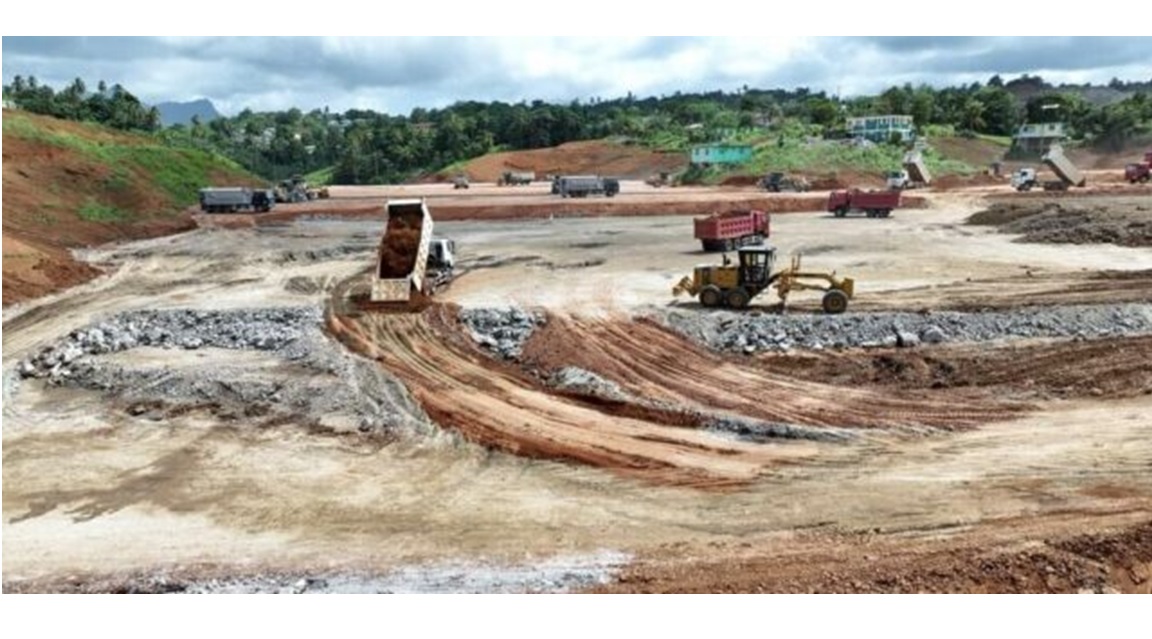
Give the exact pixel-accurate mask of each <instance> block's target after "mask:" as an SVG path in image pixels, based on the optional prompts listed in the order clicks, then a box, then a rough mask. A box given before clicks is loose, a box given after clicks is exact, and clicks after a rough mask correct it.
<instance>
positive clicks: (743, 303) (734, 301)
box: [724, 288, 752, 308]
mask: <svg viewBox="0 0 1152 639" xmlns="http://www.w3.org/2000/svg"><path fill="white" fill-rule="evenodd" d="M751 299H752V298H751V296H749V295H748V291H746V290H744V289H742V288H734V289H732V290H730V291H728V294H727V295H726V296H725V299H724V301H726V302H727V303H728V306H731V307H732V308H748V302H750V301H751Z"/></svg>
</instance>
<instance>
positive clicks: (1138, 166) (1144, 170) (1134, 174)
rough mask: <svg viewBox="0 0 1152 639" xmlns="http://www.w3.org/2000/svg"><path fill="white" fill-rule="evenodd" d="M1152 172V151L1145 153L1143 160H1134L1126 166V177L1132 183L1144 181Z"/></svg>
mask: <svg viewBox="0 0 1152 639" xmlns="http://www.w3.org/2000/svg"><path fill="white" fill-rule="evenodd" d="M1150 174H1152V151H1148V152H1147V153H1145V154H1144V161H1143V162H1133V163H1132V164H1129V165H1127V166H1125V167H1124V179H1125V180H1128V182H1129V183H1131V184H1136V183H1137V182H1140V183H1144V182H1147V181H1148V180H1149V177H1150Z"/></svg>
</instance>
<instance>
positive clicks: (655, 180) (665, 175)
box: [644, 171, 672, 188]
mask: <svg viewBox="0 0 1152 639" xmlns="http://www.w3.org/2000/svg"><path fill="white" fill-rule="evenodd" d="M644 183H645V184H647V185H648V186H652V187H656V188H660V187H662V186H672V174H671V173H669V172H667V171H661V172H659V173H656V174H654V175H651V176H649V177H648V179H647V180H644Z"/></svg>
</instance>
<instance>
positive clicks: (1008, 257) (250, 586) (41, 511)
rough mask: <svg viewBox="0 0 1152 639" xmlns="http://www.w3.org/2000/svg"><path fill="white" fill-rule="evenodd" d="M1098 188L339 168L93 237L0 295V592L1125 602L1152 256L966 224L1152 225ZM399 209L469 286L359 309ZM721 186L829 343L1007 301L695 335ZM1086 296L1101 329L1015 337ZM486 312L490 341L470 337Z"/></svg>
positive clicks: (767, 310)
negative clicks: (290, 200) (680, 291)
mask: <svg viewBox="0 0 1152 639" xmlns="http://www.w3.org/2000/svg"><path fill="white" fill-rule="evenodd" d="M1095 183H1100V185H1099V186H1097V187H1094V189H1093V192H1092V193H1089V194H1084V193H1076V192H1074V193H1070V194H1066V195H1056V196H1052V195H1048V196H1046V197H1038V196H1036V195H1035V194H1021V195H1019V196H1017V195H1015V194H1012V193H1010V192H1006V190H1007V186H1006V185H1000V184H982V185H958V186H956V187H955V188H950V189H948V190H941V191H932V190H928V191H921V192H919V193H915V194H910V195H915V197H917V198H919V200H918V201H917V200H914V201H913V202H914V203H915V204H917V205H919V206H918V207H917V208H907V209H900V210H897V211H895V212H894V213H893V216H892V217H891V218H888V219H868V218H864V217H849V218H843V219H838V218H834V217H832V216H831V215H830V214H827V213H823V212H821V211H820V210H819V209H820V208H821V206H822V204H823V201H824V198H826V196H827V193H826V192H824V193H821V192H815V193H810V194H779V195H775V194H774V195H767V194H764V193H762V192H757V191H756V190H754V189H752V188H747V187H746V188H738V187H726V188H704V187H700V188H673V189H669V188H660V189H657V188H653V187H647V186H645V185H643V184H641V183H640V182H626V183H625V185H624V189H623V193H622V194H621V196H619V197H617V198H612V199H605V198H589V199H586V200H560V199H559V198H558V197H555V196H550V195H549V194H548V192H547V185H546V184H543V183H537V184H534V185H532V186H529V187H497V186H495V185H493V184H474V185H473V186H472V188H470V189H468V191H467V192H460V191H455V192H454V191H453V190H452V188H451V185H445V184H438V185H419V186H396V187H334V188H333V189H332V190H331V191H332V195H333V197H332V198H331V199H329V200H322V201H314V202H309V203H304V204H299V205H284V206H279V207H277V209H276V210H275V211H273V212H272V213H269V214H263V215H256V216H252V215H214V216H198V217H197V222H198V224H199V228H197V229H196V230H192V231H188V232H183V233H180V234H176V235H169V236H165V237H159V238H154V239H148V240H139V241H134V242H126V243H122V244H117V245H107V246H103V247H100V248H95V249H91V250H87V251H82V252H80V253H79V254H78V255H77V258H78V259H79V260H80V261H81V263H83V264H85V265H88V266H89V267H91V268H98V269H101V270H102V271H103V272H104V275H102V276H100V277H98V278H97V279H94V280H92V281H89V282H87V283H85V284H81V285H79V286H76V287H73V288H70V289H67V290H65V291H63V292H60V293H56V294H53V295H50V296H47V297H41V298H37V299H32V300H28V301H25V302H21V303H19V304H14V305H9V306H6V307H5V309H4V332H3V335H4V336H3V340H4V350H3V369H4V408H3V411H4V427H3V428H4V430H3V451H4V458H3V518H4V521H3V538H4V544H3V582H4V583H3V585H4V590H5V591H6V592H61V591H63V592H125V591H128V592H281V591H283V592H305V591H307V592H383V591H387V592H458V591H467V592H554V591H598V592H668V591H689V592H916V591H941V592H1078V591H1091V592H1140V593H1149V592H1150V587H1152V574H1150V573H1152V437H1149V433H1150V428H1152V363H1150V362H1152V337H1149V333H1152V331H1147V330H1145V327H1146V326H1147V325H1148V322H1152V252H1150V251H1149V250H1148V248H1147V245H1146V244H1142V243H1133V244H1132V245H1129V246H1118V245H1116V244H1112V243H1091V244H1069V243H1059V242H1064V241H1071V240H1059V239H1056V240H1048V241H1045V242H1021V241H1019V240H1020V239H1021V235H1019V234H1018V233H1005V232H1001V230H1002V229H1001V228H1000V227H998V226H996V225H988V224H970V223H968V218H969V217H970V216H972V215H973V214H974V213H976V212H978V211H981V210H983V209H985V208H986V207H987V206H988V199H987V198H988V196H990V195H997V196H1004V195H1006V196H1007V197H1008V198H1010V199H1011V201H1012V202H1016V203H1025V205H1032V206H1035V207H1036V212H1037V213H1038V214H1039V213H1043V212H1044V211H1045V210H1047V211H1049V212H1051V210H1052V208H1051V207H1052V202H1053V201H1056V202H1059V203H1061V204H1067V203H1068V202H1071V201H1073V200H1074V201H1076V202H1077V203H1078V204H1079V205H1082V206H1081V208H1080V209H1077V210H1081V211H1087V213H1085V215H1087V216H1088V218H1089V220H1088V222H1084V221H1083V220H1081V221H1080V222H1078V223H1079V224H1092V219H1093V217H1092V216H1093V214H1092V213H1091V211H1102V212H1103V213H1101V214H1100V217H1101V222H1100V223H1101V224H1106V225H1115V224H1116V216H1117V215H1120V216H1121V217H1122V218H1123V219H1124V220H1125V223H1126V224H1127V223H1144V222H1145V221H1146V220H1147V219H1148V218H1147V217H1146V216H1147V215H1148V213H1147V206H1148V204H1149V202H1150V201H1152V195H1150V194H1152V191H1148V190H1147V189H1145V190H1140V189H1134V188H1130V187H1126V186H1124V185H1122V184H1120V183H1119V182H1118V181H1117V182H1116V183H1107V182H1104V181H1103V180H1098V181H1097V182H1094V184H1095ZM408 196H413V197H415V196H423V197H427V198H428V206H429V208H430V210H431V211H432V216H433V218H434V219H435V220H436V226H435V231H436V234H437V235H441V236H445V237H451V238H452V239H454V240H455V241H456V244H457V247H458V253H459V255H458V259H459V262H460V267H461V269H460V270H461V272H462V274H461V275H460V276H459V277H458V278H457V279H456V280H455V281H454V282H453V283H452V284H451V286H450V287H449V288H447V289H446V290H444V291H441V292H440V293H438V294H437V295H436V296H435V297H434V298H433V302H432V303H431V304H430V305H428V306H427V307H426V308H423V309H422V310H420V311H419V312H373V311H365V310H364V309H361V308H358V307H357V306H356V304H355V303H354V302H352V301H350V300H349V298H348V293H349V292H350V291H351V290H353V289H354V288H356V287H357V286H360V285H362V284H363V282H364V281H365V278H366V272H367V271H368V270H369V269H370V268H371V267H372V266H373V264H374V250H375V247H376V245H377V243H378V242H379V237H380V233H381V231H382V227H383V224H382V219H381V212H382V203H383V201H384V199H385V198H388V197H408ZM746 206H758V207H762V208H766V209H768V210H771V211H773V212H774V215H773V218H772V238H771V243H772V244H774V245H775V246H776V247H777V248H778V251H779V253H780V254H781V256H782V258H786V257H787V256H788V255H791V254H794V253H800V254H802V255H803V264H804V266H805V267H806V269H807V270H815V271H832V270H835V271H836V272H837V273H839V274H843V275H849V276H851V277H853V278H855V279H856V282H857V284H856V297H855V299H853V300H852V303H851V305H850V307H849V310H848V313H846V314H845V315H844V316H843V320H844V322H846V323H845V324H843V325H844V326H846V327H848V328H846V329H845V330H853V329H852V328H851V327H852V326H856V325H855V324H851V323H850V322H854V321H857V320H858V321H860V322H864V323H868V322H871V323H872V324H876V323H882V322H886V321H888V319H886V318H890V317H897V316H900V317H903V315H900V314H901V313H913V314H917V315H918V316H920V317H927V318H929V319H930V318H932V317H934V316H940V317H942V316H943V315H942V314H944V313H952V312H956V313H959V314H961V316H963V315H964V314H970V315H977V314H982V313H991V312H995V313H1000V315H997V316H996V317H997V318H1003V320H1002V321H1001V319H996V320H995V321H993V322H991V323H992V324H993V326H992V327H991V328H990V329H987V330H988V331H991V332H986V329H985V328H981V329H980V330H981V331H985V332H977V331H975V330H973V331H972V332H971V333H969V334H963V333H954V334H953V335H951V338H950V339H948V340H946V341H943V342H942V343H933V344H929V343H921V344H919V345H917V346H910V347H907V348H901V347H898V346H896V345H894V343H893V344H888V343H878V344H869V345H866V346H864V345H858V346H847V347H843V348H837V347H836V346H834V345H833V344H832V343H831V342H830V341H828V340H827V339H825V341H828V343H827V344H826V345H824V346H822V347H821V348H810V347H807V346H805V345H803V344H801V343H796V344H793V345H791V346H788V345H784V346H779V347H776V348H774V349H752V350H744V351H742V350H739V349H735V350H733V349H730V348H726V347H725V346H724V344H726V343H724V344H722V343H721V342H719V341H709V340H708V339H696V338H694V337H692V335H691V334H690V333H691V331H687V332H686V331H685V330H684V326H687V327H688V328H689V329H692V330H698V331H699V332H700V334H702V335H710V334H713V333H716V332H718V331H722V330H723V329H724V327H725V326H730V325H732V323H733V322H737V321H738V318H737V316H736V315H735V314H731V313H729V312H727V311H706V310H704V309H701V308H700V307H699V306H698V305H697V304H696V303H694V302H692V301H690V300H685V299H680V300H679V301H674V300H673V297H672V295H671V288H672V286H673V285H674V284H675V283H676V282H677V281H678V280H679V279H680V278H681V277H683V276H684V275H687V274H689V273H691V270H692V268H693V266H695V265H697V264H701V263H716V262H718V260H719V255H717V254H705V253H702V252H701V251H700V247H699V244H698V242H697V241H696V240H694V239H693V238H692V223H691V219H692V215H700V214H706V213H708V212H711V211H715V210H725V209H727V208H738V207H746ZM1045 207H1047V209H1046V208H1045ZM1117 211H1119V213H1117ZM1013 219H1016V217H1013ZM1078 219H1079V218H1078ZM1110 227H1111V226H1110ZM1089 236H1090V237H1096V236H1095V235H1093V234H1089ZM1077 237H1080V236H1079V235H1077ZM1096 241H1099V238H1097V240H1096ZM778 265H779V264H778ZM775 301H776V300H775V299H773V298H772V297H771V296H770V294H766V295H765V296H763V297H762V298H758V299H757V300H755V301H754V305H755V306H756V308H755V309H754V310H753V311H750V313H751V315H745V316H740V317H741V318H743V317H747V318H753V319H750V320H749V321H770V320H771V319H772V318H773V317H774V313H775V312H776V309H775V308H774V302H775ZM789 302H790V303H789V307H788V313H787V317H788V319H789V322H793V323H800V324H803V323H804V320H805V319H806V318H811V319H812V320H813V322H815V321H816V319H817V318H818V317H819V316H817V315H815V313H816V312H817V311H818V308H819V296H818V295H816V294H812V293H807V294H805V293H797V294H795V295H794V297H793V298H791V299H790V300H789ZM509 308H514V309H518V310H516V311H509V310H508V309H509ZM1084 308H1091V309H1096V311H1095V314H1089V315H1091V317H1097V316H1100V317H1104V318H1110V317H1115V318H1118V319H1116V323H1115V325H1112V324H1110V321H1111V320H1108V319H1104V320H1092V321H1094V322H1096V324H1095V325H1093V326H1089V327H1087V328H1085V329H1084V330H1083V331H1082V332H1081V333H1079V334H1077V335H1075V336H1072V337H1053V336H1051V335H1055V334H1056V333H1051V334H1049V333H1045V332H1044V331H1045V330H1048V329H1047V328H1045V326H1041V325H1040V324H1042V323H1054V324H1059V323H1060V322H1061V321H1063V320H1060V319H1059V318H1064V317H1079V316H1081V315H1084V313H1083V312H1082V311H1081V309H1084ZM484 309H488V310H484ZM481 311H483V312H490V313H491V314H490V316H484V317H487V318H488V319H483V318H482V320H476V319H475V318H474V316H472V315H469V313H472V312H481ZM520 311H523V314H519V313H520ZM1041 312H1043V313H1049V314H1051V317H1054V318H1057V319H1053V320H1049V319H1048V318H1049V315H1039V313H1041ZM269 313H272V314H273V315H272V316H268V315H267V314H269ZM277 313H278V314H277ZM269 317H271V319H269ZM853 318H855V319H853ZM1041 320H1042V322H1041ZM478 321H479V322H480V323H479V324H478V323H477V322H478ZM958 321H961V320H958ZM483 322H488V324H484V323H483ZM500 322H505V323H504V324H501V323H500ZM509 322H511V323H509ZM1013 322H1034V323H1036V324H1037V328H1036V330H1037V332H1036V333H1035V336H1032V337H1029V336H1027V334H1020V333H1016V332H1013V331H1012V330H1009V327H1008V325H1009V324H1012V323H1013ZM997 323H1000V324H1002V325H1003V326H1001V328H1002V329H1003V330H1002V331H1000V332H997V331H996V326H995V325H996V324H997ZM512 324H515V325H516V326H522V327H527V328H525V329H524V330H523V332H524V335H525V337H524V338H523V340H522V342H518V343H517V344H516V347H517V348H516V351H515V352H493V350H492V349H491V348H489V347H487V346H486V344H488V346H490V343H486V342H485V341H484V340H483V339H478V332H479V331H481V330H482V328H483V326H491V327H494V328H491V330H492V331H493V335H497V334H499V335H506V334H508V333H501V331H503V330H506V327H507V326H511V325H512ZM678 326H679V327H680V328H679V329H678V328H676V327H678ZM861 326H863V324H862V325H861ZM982 326H983V325H982ZM93 327H97V328H99V329H100V335H99V336H95V337H94V334H95V333H94V329H93ZM100 327H102V328H100ZM205 327H210V328H205ZM477 327H481V328H477ZM1050 328H1052V330H1056V329H1058V328H1059V327H1058V326H1053V327H1050ZM483 330H488V329H483ZM517 330H520V329H517ZM860 330H863V328H861V329H860ZM133 331H135V332H134V333H133ZM197 331H200V332H197ZM262 331H263V332H262ZM128 333H132V335H133V337H132V339H131V341H130V343H131V347H122V348H121V347H109V348H108V349H107V352H101V353H99V354H86V355H83V356H77V355H70V356H68V357H65V358H64V360H59V357H57V356H52V357H55V359H52V357H49V355H45V352H46V351H45V349H50V348H51V347H53V346H57V347H58V350H57V351H56V352H57V355H59V353H62V352H64V351H65V350H67V349H65V348H64V347H62V346H59V345H61V344H63V343H65V342H67V341H68V340H72V343H75V344H81V343H83V344H92V343H96V342H100V343H103V340H105V339H108V340H109V341H110V343H112V342H115V341H116V340H118V339H121V337H118V336H122V335H127V334H128ZM1062 334H1063V333H1061V335H1062ZM988 335H991V337H988ZM124 339H127V338H124ZM501 339H503V337H501ZM822 339H823V338H822ZM902 339H903V338H902ZM148 340H151V341H148ZM126 343H127V342H126ZM853 343H856V342H853ZM778 344H779V343H778ZM49 360H50V361H51V362H56V361H58V360H59V361H60V362H62V363H60V365H59V367H57V368H56V372H55V373H54V374H49V373H45V374H44V375H29V376H25V375H22V372H26V371H31V370H41V369H37V368H36V367H37V366H41V365H44V366H47V364H44V362H48V361H49ZM65 360H67V361H65ZM30 362H31V363H30ZM85 362H86V363H85ZM81 364H83V365H81ZM43 370H47V368H44V369H43ZM572 371H576V372H575V373H573V372H572ZM572 379H576V380H578V381H577V382H572V381H571V380H572ZM580 380H582V381H580Z"/></svg>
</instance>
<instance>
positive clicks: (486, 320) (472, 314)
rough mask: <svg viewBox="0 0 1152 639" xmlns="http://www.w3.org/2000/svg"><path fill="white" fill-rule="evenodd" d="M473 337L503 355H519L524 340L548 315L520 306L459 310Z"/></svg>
mask: <svg viewBox="0 0 1152 639" xmlns="http://www.w3.org/2000/svg"><path fill="white" fill-rule="evenodd" d="M460 321H462V322H464V325H465V326H467V327H468V331H469V333H470V334H471V337H472V340H473V341H475V342H476V343H477V344H479V345H480V346H481V347H483V348H484V349H485V350H488V351H490V352H492V353H494V354H496V355H499V356H500V357H501V358H503V359H515V358H517V357H519V356H520V352H521V350H522V349H523V348H524V343H525V342H527V341H528V338H529V337H532V333H533V332H535V331H536V327H537V326H543V325H544V324H545V323H546V322H547V319H545V318H544V317H543V316H542V315H537V314H535V313H531V312H529V311H525V310H523V309H520V308H516V307H511V308H507V309H499V308H469V309H464V310H462V311H460Z"/></svg>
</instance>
